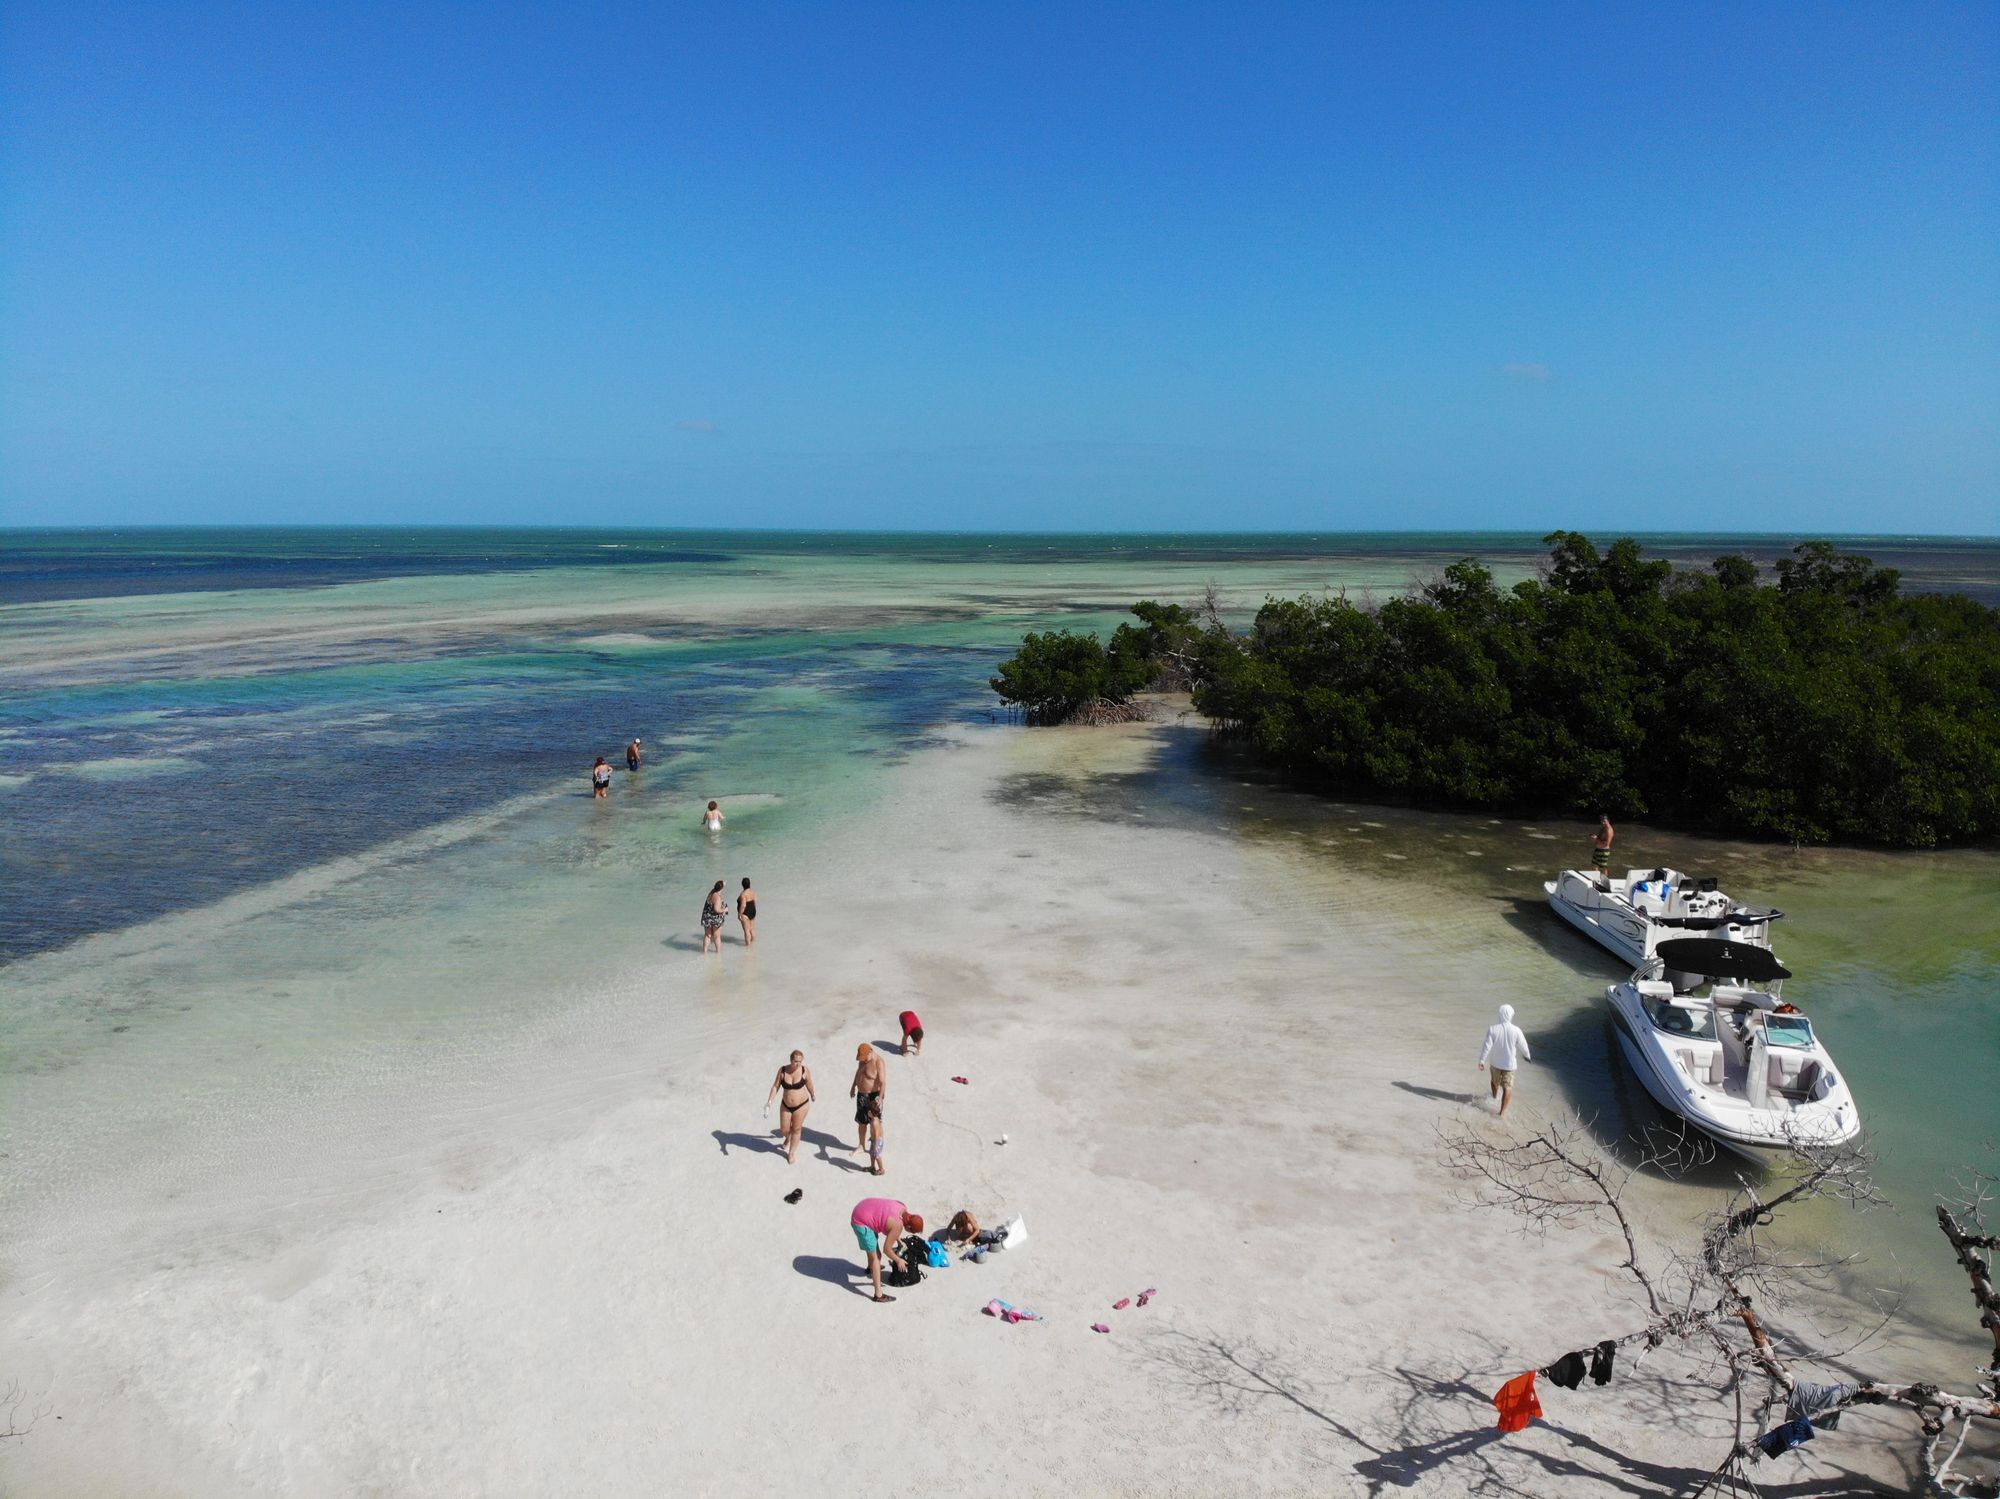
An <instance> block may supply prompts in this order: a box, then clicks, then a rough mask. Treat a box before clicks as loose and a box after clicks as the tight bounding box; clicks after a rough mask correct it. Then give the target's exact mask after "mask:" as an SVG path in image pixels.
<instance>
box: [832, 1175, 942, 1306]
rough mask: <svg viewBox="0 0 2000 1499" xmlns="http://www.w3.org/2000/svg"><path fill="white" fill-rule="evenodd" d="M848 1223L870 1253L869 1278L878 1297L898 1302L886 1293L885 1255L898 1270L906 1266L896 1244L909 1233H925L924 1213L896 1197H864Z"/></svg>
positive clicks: (863, 1251) (856, 1240)
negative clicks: (884, 1279)
mask: <svg viewBox="0 0 2000 1499" xmlns="http://www.w3.org/2000/svg"><path fill="white" fill-rule="evenodd" d="M847 1226H848V1227H849V1228H851V1229H853V1230H854V1240H855V1242H856V1243H857V1244H859V1245H860V1246H861V1251H862V1253H864V1254H866V1255H867V1256H868V1278H869V1280H871V1281H872V1282H873V1283H874V1286H875V1297H874V1299H875V1300H877V1301H894V1300H895V1299H896V1298H895V1297H893V1296H885V1295H884V1294H883V1293H882V1259H883V1256H885V1255H886V1256H887V1257H888V1259H889V1263H890V1264H892V1265H894V1266H895V1267H896V1268H897V1269H898V1270H901V1269H904V1268H906V1267H905V1266H904V1264H903V1257H902V1256H901V1255H900V1254H898V1253H897V1252H896V1246H897V1245H899V1244H901V1243H902V1242H903V1235H904V1234H906V1233H912V1234H921V1233H923V1231H924V1219H923V1215H922V1214H921V1213H913V1212H911V1211H910V1210H909V1209H908V1208H906V1207H904V1206H903V1204H902V1203H900V1202H898V1201H896V1200H895V1199H894V1198H893V1197H864V1198H862V1199H861V1201H859V1202H857V1203H856V1204H855V1205H854V1212H853V1213H852V1215H850V1216H849V1218H848V1220H847Z"/></svg>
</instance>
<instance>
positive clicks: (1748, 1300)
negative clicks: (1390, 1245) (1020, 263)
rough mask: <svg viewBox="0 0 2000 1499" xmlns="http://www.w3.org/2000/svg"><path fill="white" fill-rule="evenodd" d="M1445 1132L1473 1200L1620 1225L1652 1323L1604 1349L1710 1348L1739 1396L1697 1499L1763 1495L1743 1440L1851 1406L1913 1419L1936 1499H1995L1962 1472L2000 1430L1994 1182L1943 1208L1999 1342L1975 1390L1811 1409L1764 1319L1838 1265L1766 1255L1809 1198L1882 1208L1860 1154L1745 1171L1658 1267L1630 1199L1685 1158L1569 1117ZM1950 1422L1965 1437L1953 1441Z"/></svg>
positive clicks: (1998, 1483) (1893, 1388)
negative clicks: (1753, 1381) (1757, 1394)
mask: <svg viewBox="0 0 2000 1499" xmlns="http://www.w3.org/2000/svg"><path fill="white" fill-rule="evenodd" d="M1439 1134H1440V1138H1441V1140H1442V1143H1443V1148H1444V1157H1445V1164H1446V1166H1447V1168H1448V1169H1449V1170H1450V1171H1451V1173H1452V1174H1453V1175H1454V1176H1455V1177H1456V1178H1458V1180H1460V1181H1461V1182H1464V1183H1466V1184H1467V1191H1466V1194H1465V1196H1466V1200H1467V1201H1468V1202H1469V1203H1470V1204H1472V1205H1475V1206H1481V1207H1498V1208H1503V1209H1505V1210H1507V1211H1508V1212H1510V1213H1512V1214H1513V1215H1514V1216H1515V1217H1516V1218H1518V1219H1519V1220H1520V1222H1521V1224H1522V1227H1523V1230H1524V1231H1525V1232H1529V1233H1532V1234H1535V1235H1537V1236H1540V1235H1543V1234H1546V1233H1547V1232H1548V1231H1549V1230H1551V1229H1554V1228H1570V1227H1575V1226H1577V1225H1579V1224H1591V1225H1595V1226H1598V1227H1615V1228H1616V1229H1617V1230H1618V1232H1619V1235H1620V1237H1621V1238H1622V1239H1623V1241H1624V1247H1625V1257H1624V1259H1623V1261H1622V1262H1621V1264H1620V1268H1621V1269H1623V1270H1624V1271H1625V1273H1626V1275H1627V1277H1628V1278H1629V1279H1630V1281H1631V1282H1632V1284H1633V1285H1634V1286H1635V1287H1636V1288H1637V1290H1638V1292H1639V1294H1640V1295H1641V1297H1643V1299H1644V1302H1645V1306H1646V1308H1647V1311H1648V1314H1649V1319H1650V1320H1649V1321H1648V1323H1647V1325H1646V1326H1645V1327H1643V1328H1641V1329H1639V1330H1637V1331H1635V1332H1627V1333H1624V1334H1622V1335H1620V1336H1618V1337H1615V1338H1611V1339H1607V1340H1605V1341H1609V1342H1614V1343H1629V1342H1634V1341H1638V1340H1641V1339H1643V1340H1644V1341H1645V1342H1646V1343H1647V1344H1648V1345H1649V1346H1651V1347H1658V1346H1660V1345H1661V1344H1663V1343H1667V1342H1673V1343H1675V1344H1677V1345H1680V1346H1682V1347H1683V1348H1685V1349H1687V1350H1688V1351H1691V1352H1697V1353H1699V1351H1700V1350H1702V1349H1706V1350H1707V1354H1706V1357H1707V1358H1708V1359H1709V1360H1711V1365H1710V1367H1711V1368H1712V1369H1713V1371H1714V1378H1715V1379H1716V1393H1717V1394H1718V1395H1720V1394H1723V1393H1729V1394H1732V1395H1733V1396H1734V1398H1735V1406H1736V1434H1735V1438H1734V1440H1733V1441H1732V1443H1731V1446H1730V1450H1729V1453H1728V1454H1727V1456H1726V1457H1725V1458H1724V1459H1723V1461H1722V1462H1721V1463H1720V1464H1719V1465H1718V1466H1717V1467H1716V1468H1715V1469H1714V1471H1713V1472H1712V1473H1711V1474H1710V1475H1709V1476H1708V1477H1707V1478H1706V1479H1705V1480H1704V1481H1703V1483H1702V1484H1701V1486H1700V1487H1699V1488H1697V1490H1696V1491H1695V1492H1696V1493H1698V1494H1731V1493H1745V1494H1754V1493H1755V1492H1756V1489H1755V1485H1754V1483H1753V1482H1752V1481H1751V1479H1750V1477H1749V1471H1748V1467H1747V1465H1748V1463H1749V1462H1750V1461H1751V1459H1752V1458H1753V1456H1754V1455H1755V1452H1756V1447H1755V1445H1754V1444H1753V1443H1751V1442H1750V1441H1748V1440H1747V1434H1748V1433H1749V1432H1752V1431H1755V1430H1757V1429H1759V1428H1761V1427H1763V1426H1764V1425H1765V1424H1766V1423H1767V1421H1768V1419H1769V1417H1770V1416H1771V1414H1772V1412H1773V1411H1774V1410H1775V1409H1776V1408H1777V1407H1778V1406H1780V1405H1781V1404H1782V1405H1784V1407H1785V1408H1786V1411H1787V1413H1788V1415H1789V1416H1793V1417H1796V1416H1797V1415H1799V1414H1800V1413H1801V1410H1802V1409H1803V1410H1805V1411H1806V1412H1807V1413H1809V1415H1810V1416H1811V1417H1813V1418H1815V1419H1818V1420H1824V1419H1825V1418H1827V1417H1829V1416H1832V1415H1833V1414H1834V1413H1835V1412H1836V1411H1839V1410H1842V1409H1845V1408H1846V1407H1847V1406H1849V1405H1895V1406H1901V1407H1903V1408H1905V1409H1907V1410H1910V1411H1912V1412H1914V1413H1915V1414H1916V1416H1917V1422H1918V1436H1919V1442H1918V1451H1917V1462H1918V1467H1919V1469H1920V1470H1921V1472H1922V1474H1923V1477H1924V1483H1925V1488H1926V1491H1927V1492H1928V1493H1930V1494H1933V1495H1936V1496H1939V1499H1972V1496H2000V1474H1985V1475H1981V1474H1972V1473H1967V1472H1964V1471H1961V1470H1960V1468H1959V1466H1958V1465H1959V1463H1960V1462H1961V1460H1962V1454H1963V1452H1964V1450H1965V1445H1966V1439H1967V1434H1968V1432H1969V1431H1970V1430H1971V1428H1972V1425H1973V1423H1974V1422H1986V1421H1993V1422H2000V1293H1996V1290H1995V1286H1994V1280H1993V1267H1992V1254H1993V1250H1994V1245H1995V1239H1996V1237H2000V1236H1995V1235H1993V1234H1992V1233H1990V1232H1988V1231H1987V1229H1986V1226H1985V1221H1984V1211H1985V1207H1986V1205H1987V1203H1988V1202H1989V1201H1990V1200H1991V1198H1990V1191H1989V1190H1988V1188H1989V1185H1990V1179H1987V1178H1978V1179H1975V1183H1974V1185H1973V1187H1972V1188H1971V1189H1970V1190H1969V1191H1968V1193H1967V1195H1966V1198H1965V1200H1964V1201H1962V1202H1961V1203H1959V1204H1958V1205H1957V1210H1956V1211H1954V1210H1953V1208H1952V1207H1950V1206H1942V1205H1941V1206H1940V1207H1939V1208H1938V1210H1937V1219H1938V1227H1939V1229H1940V1230H1941V1231H1942V1232H1943V1234H1944V1236H1945V1240H1946V1242H1947V1243H1948V1244H1949V1245H1950V1246H1951V1249H1952V1253H1953V1254H1954V1255H1955V1256H1956V1257H1957V1259H1958V1263H1959V1265H1960V1267H1961V1268H1962V1269H1963V1270H1964V1271H1965V1273H1966V1276H1967V1278H1968V1279H1969V1280H1970V1282H1971V1286H1972V1296H1973V1300H1974V1303H1975V1304H1976V1305H1977V1307H1978V1308H1979V1322H1980V1326H1981V1327H1983V1328H1985V1329H1986V1330H1987V1331H1988V1332H1990V1333H1991V1334H1992V1335H1993V1344H1994V1351H1993V1357H1992V1360H1991V1362H1990V1363H1989V1365H1988V1367H1987V1368H1986V1369H1985V1370H1984V1371H1982V1374H1981V1378H1980V1382H1979V1384H1980V1387H1979V1389H1978V1391H1977V1392H1976V1393H1973V1394H1970V1395H1967V1394H1956V1393H1953V1392H1951V1391H1948V1390H1945V1389H1942V1388H1940V1387H1939V1386H1937V1385H1934V1384H1929V1383H1925V1382H1921V1381H1919V1382H1912V1383H1904V1382H1897V1381H1892V1380H1881V1379H1869V1380H1864V1381H1861V1382H1859V1383H1858V1384H1856V1385H1855V1386H1854V1388H1853V1389H1852V1390H1851V1391H1849V1392H1848V1393H1847V1394H1846V1396H1845V1398H1843V1399H1841V1400H1840V1401H1839V1402H1838V1403H1837V1404H1834V1405H1828V1406H1820V1407H1818V1408H1817V1409H1813V1408H1812V1407H1811V1406H1805V1407H1801V1406H1800V1405H1799V1403H1798V1401H1799V1392H1800V1390H1801V1388H1802V1381H1801V1380H1800V1379H1799V1378H1798V1376H1797V1375H1796V1374H1794V1372H1793V1369H1792V1366H1791V1362H1790V1361H1789V1360H1788V1359H1787V1357H1786V1356H1785V1354H1784V1353H1783V1352H1782V1351H1781V1349H1780V1347H1779V1344H1778V1341H1777V1339H1775V1338H1773V1336H1772V1335H1771V1332H1770V1330H1769V1327H1768V1326H1767V1318H1768V1317H1769V1316H1770V1315H1771V1314H1772V1312H1773V1311H1774V1310H1776V1311H1782V1309H1783V1308H1784V1307H1785V1305H1786V1304H1787V1294H1786V1293H1787V1291H1788V1289H1791V1288H1794V1287H1795V1286H1796V1284H1797V1282H1798V1281H1799V1280H1800V1279H1801V1278H1802V1277H1809V1276H1811V1275H1813V1274H1815V1273H1822V1272H1825V1271H1828V1270H1831V1269H1832V1268H1833V1266H1835V1265H1837V1264H1839V1263H1843V1261H1842V1260H1838V1259H1836V1260H1832V1261H1817V1262H1814V1261H1807V1262H1804V1263H1799V1262H1788V1261H1786V1260H1785V1259H1783V1258H1781V1257H1780V1256H1778V1255H1775V1254H1774V1253H1773V1252H1772V1251H1771V1249H1770V1247H1769V1246H1768V1244H1767V1243H1766V1234H1765V1230H1767V1229H1768V1228H1769V1227H1770V1225H1771V1224H1772V1223H1773V1222H1774V1221H1775V1220H1776V1218H1777V1216H1778V1214H1779V1213H1780V1212H1781V1211H1782V1210H1783V1209H1785V1208H1786V1207H1788V1206H1791V1205H1793V1204H1796V1203H1800V1202H1803V1201H1807V1200H1809V1199H1819V1200H1834V1201H1839V1202H1843V1203H1845V1204H1847V1205H1848V1206H1850V1207H1852V1208H1855V1209H1857V1210H1865V1209H1867V1208H1870V1207H1873V1206H1876V1205H1879V1203H1880V1202H1881V1198H1880V1196H1879V1195H1878V1193H1877V1192H1876V1189H1875V1186H1874V1182H1873V1180H1872V1178H1871V1176H1870V1174H1869V1163H1870V1157H1869V1156H1868V1155H1867V1153H1866V1152H1865V1151H1855V1150H1847V1151H1831V1150H1822V1149H1817V1148H1815V1147H1813V1146H1811V1145H1810V1144H1806V1143H1800V1144H1799V1145H1798V1147H1797V1149H1796V1150H1795V1152H1794V1155H1795V1160H1794V1161H1793V1162H1791V1163H1789V1164H1790V1174H1789V1175H1787V1176H1784V1177H1782V1178H1780V1179H1779V1181H1780V1185H1779V1187H1778V1190H1776V1191H1775V1192H1771V1191H1769V1188H1768V1187H1767V1186H1764V1185H1762V1184H1761V1182H1760V1181H1753V1180H1752V1179H1751V1178H1750V1177H1749V1176H1747V1175H1740V1176H1739V1177H1738V1178H1737V1191H1736V1192H1735V1193H1734V1194H1733V1195H1732V1196H1731V1198H1730V1200H1729V1201H1728V1202H1727V1203H1726V1204H1725V1205H1724V1206H1723V1208H1722V1209H1721V1210H1719V1211H1718V1212H1717V1213H1716V1214H1715V1215H1714V1216H1713V1217H1711V1218H1710V1219H1709V1221H1708V1223H1707V1224H1706V1226H1705V1227H1704V1228H1703V1230H1702V1233H1701V1238H1700V1244H1699V1248H1698V1250H1697V1252H1696V1253H1695V1254H1693V1255H1684V1256H1672V1255H1669V1256H1667V1257H1666V1268H1665V1269H1661V1268H1659V1267H1656V1266H1653V1265H1651V1264H1649V1263H1648V1262H1647V1258H1646V1255H1645V1254H1644V1253H1643V1252H1642V1249H1641V1244H1640V1237H1639V1234H1638V1232H1637V1230H1636V1228H1635V1226H1634V1224H1633V1221H1632V1217H1631V1215H1630V1213H1628V1212H1627V1210H1626V1207H1625V1203H1624V1196H1625V1191H1626V1188H1627V1187H1628V1185H1629V1184H1630V1182H1631V1180H1632V1178H1633V1176H1634V1175H1635V1174H1636V1173H1637V1172H1638V1171H1639V1170H1640V1169H1642V1168H1651V1169H1659V1170H1664V1171H1667V1172H1668V1173H1669V1174H1674V1173H1675V1171H1676V1167H1677V1166H1679V1165H1681V1164H1683V1163H1682V1162H1679V1161H1677V1160H1675V1159H1674V1158H1673V1157H1672V1156H1671V1155H1670V1154H1668V1153H1665V1152H1662V1151H1660V1150H1658V1149H1653V1148H1649V1149H1648V1150H1647V1151H1646V1152H1645V1153H1643V1154H1641V1155H1640V1156H1639V1157H1638V1158H1637V1159H1636V1160H1635V1161H1633V1162H1631V1163H1630V1164H1628V1163H1626V1162H1623V1161H1621V1160H1619V1159H1618V1158H1616V1157H1615V1156H1607V1155H1606V1154H1605V1153H1603V1152H1601V1151H1599V1150H1598V1149H1596V1148H1595V1147H1594V1146H1593V1145H1591V1144H1590V1143H1589V1141H1588V1138H1587V1132H1586V1130H1585V1128H1584V1125H1583V1123H1582V1121H1580V1120H1576V1119H1574V1118H1569V1119H1563V1120H1556V1121H1541V1122H1539V1123H1538V1124H1537V1125H1536V1126H1535V1127H1534V1128H1533V1129H1532V1130H1531V1131H1530V1132H1529V1133H1528V1134H1527V1135H1525V1136H1504V1137H1496V1136H1494V1135H1493V1134H1492V1133H1491V1132H1489V1131H1486V1130H1480V1129H1475V1128H1472V1127H1470V1126H1464V1125H1460V1126H1456V1127H1444V1128H1441V1129H1440V1131H1439ZM1767 1193H1768V1195H1767ZM1669 1287H1671V1288H1672V1292H1671V1294H1669V1290H1668V1288H1669ZM1786 1336H1787V1340H1788V1342H1790V1343H1791V1344H1792V1345H1793V1346H1799V1345H1800V1341H1801V1340H1799V1339H1796V1338H1793V1337H1792V1336H1791V1335H1790V1334H1787V1335H1786ZM1805 1346H1807V1347H1808V1348H1810V1346H1811V1345H1810V1344H1806V1345H1805ZM1803 1356H1804V1357H1806V1358H1808V1359H1810V1360H1811V1361H1813V1362H1815V1363H1825V1362H1827V1361H1828V1360H1829V1358H1830V1355H1829V1354H1828V1353H1827V1352H1826V1351H1825V1350H1823V1349H1813V1350H1812V1351H1810V1352H1808V1353H1806V1354H1805V1355H1803ZM1750 1375H1761V1376H1762V1377H1763V1379H1762V1388H1763V1390H1764V1394H1763V1398H1762V1399H1761V1400H1760V1401H1759V1402H1758V1403H1757V1405H1756V1409H1755V1411H1754V1413H1753V1412H1751V1411H1748V1410H1746V1402H1745V1400H1744V1379H1745V1377H1746V1376H1750ZM1808 1398H1810V1395H1809V1396H1808ZM1954 1425H1955V1426H1956V1428H1957V1431H1956V1435H1955V1436H1954V1437H1952V1438H1951V1439H1950V1440H1949V1441H1948V1440H1947V1434H1948V1432H1949V1430H1950V1428H1951V1427H1952V1426H1954Z"/></svg>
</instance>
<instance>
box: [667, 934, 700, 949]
mask: <svg viewBox="0 0 2000 1499" xmlns="http://www.w3.org/2000/svg"><path fill="white" fill-rule="evenodd" d="M660 946H662V947H674V948H679V949H680V950H681V951H682V952H700V951H701V938H699V937H663V938H661V939H660Z"/></svg>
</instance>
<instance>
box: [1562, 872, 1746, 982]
mask: <svg viewBox="0 0 2000 1499" xmlns="http://www.w3.org/2000/svg"><path fill="white" fill-rule="evenodd" d="M1542 889H1543V890H1544V891H1546V892H1547V893H1548V897H1549V906H1550V907H1551V909H1553V910H1554V911H1555V913H1556V915H1558V916H1560V917H1562V919H1563V920H1564V921H1567V922H1568V923H1569V924H1570V925H1571V926H1573V927H1575V928H1576V929H1577V930H1578V931H1580V932H1582V933H1583V934H1584V935H1585V936H1586V937H1589V938H1590V939H1591V940H1592V941H1594V942H1597V943H1598V944H1600V945H1601V946H1603V947H1606V948H1608V949H1610V950H1611V951H1612V952H1614V953H1616V954H1617V955H1618V956H1619V957H1621V958H1623V959H1624V960H1625V961H1626V962H1627V963H1630V964H1632V965H1634V966H1635V967H1636V966H1638V965H1639V964H1641V963H1644V962H1645V961H1646V960H1647V959H1648V958H1650V957H1652V956H1653V954H1654V952H1656V951H1657V950H1658V948H1659V945H1660V944H1661V943H1662V942H1670V941H1672V940H1673V939H1674V938H1676V937H1692V936H1703V937H1713V938H1716V939H1717V940H1719V941H1727V942H1734V943H1737V944H1739V945H1741V946H1745V947H1761V948H1764V949H1766V950H1768V949H1769V948H1770V946H1771V923H1772V922H1774V921H1776V920H1778V919H1779V918H1780V917H1782V916H1783V915H1784V914H1785V913H1784V912H1783V911H1779V910H1776V909H1774V908H1773V907H1770V906H1752V905H1746V904H1745V903H1744V902H1742V901H1740V900H1735V899H1733V898H1732V897H1730V896H1728V895H1725V894H1724V893H1723V892H1722V891H1720V890H1718V889H1716V888H1715V881H1714V880H1707V879H1704V880H1694V879H1690V878H1688V876H1686V875H1684V874H1682V873H1681V872H1680V871H1679V870H1678V869H1668V868H1666V867H1664V866H1660V865H1656V866H1655V867H1653V868H1651V869H1631V870H1627V871H1626V873H1625V877H1624V878H1623V879H1614V878H1612V877H1611V876H1610V875H1600V874H1598V873H1597V872H1596V871H1595V870H1589V869H1565V870H1564V871H1563V872H1562V873H1561V874H1560V875H1558V876H1556V878H1554V879H1553V880H1545V881H1544V882H1543V883H1542ZM1663 977H1664V978H1665V980H1666V981H1667V982H1668V983H1670V984H1672V985H1673V986H1674V987H1675V988H1676V989H1681V990H1685V989H1691V988H1693V987H1694V986H1695V984H1696V983H1697V982H1699V976H1698V975H1695V974H1692V973H1687V972H1685V971H1683V970H1679V969H1675V968H1672V967H1671V966H1670V967H1669V968H1668V970H1667V971H1666V973H1665V974H1664V975H1663Z"/></svg>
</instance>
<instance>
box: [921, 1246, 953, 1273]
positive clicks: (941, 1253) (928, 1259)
mask: <svg viewBox="0 0 2000 1499" xmlns="http://www.w3.org/2000/svg"><path fill="white" fill-rule="evenodd" d="M924 1263H925V1264H927V1265H929V1266H930V1267H931V1268H932V1269H933V1270H947V1269H949V1268H951V1251H950V1250H949V1249H947V1248H945V1247H944V1245H942V1244H940V1243H938V1242H937V1241H936V1240H935V1239H933V1240H931V1241H930V1242H929V1243H927V1244H925V1245H924Z"/></svg>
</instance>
